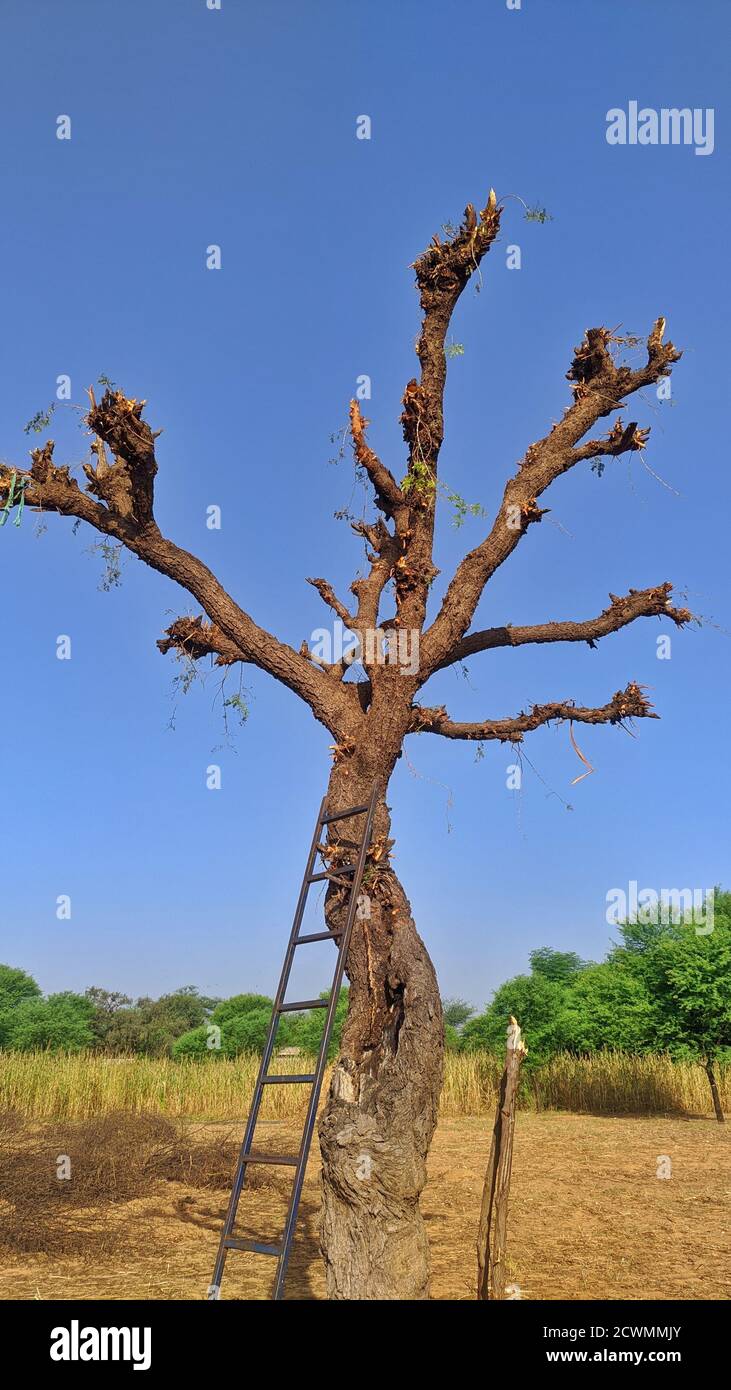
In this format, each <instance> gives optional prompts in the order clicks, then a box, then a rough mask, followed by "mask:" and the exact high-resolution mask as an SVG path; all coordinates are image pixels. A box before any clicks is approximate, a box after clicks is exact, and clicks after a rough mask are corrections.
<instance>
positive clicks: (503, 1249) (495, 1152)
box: [477, 1018, 527, 1299]
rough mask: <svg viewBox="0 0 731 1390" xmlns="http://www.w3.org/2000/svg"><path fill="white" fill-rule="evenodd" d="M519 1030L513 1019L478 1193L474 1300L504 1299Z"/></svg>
mask: <svg viewBox="0 0 731 1390" xmlns="http://www.w3.org/2000/svg"><path fill="white" fill-rule="evenodd" d="M526 1051H527V1049H526V1047H525V1046H524V1044H523V1042H522V1041H521V1036H520V1028H519V1027H518V1024H517V1023H516V1021H515V1019H514V1018H511V1020H510V1026H509V1028H508V1043H507V1048H506V1053H505V1068H504V1070H503V1074H502V1077H501V1080H500V1092H499V1095H498V1102H497V1111H496V1113H495V1124H494V1126H493V1131H492V1144H491V1145H490V1157H489V1160H488V1164H487V1172H486V1173H485V1185H484V1187H483V1190H482V1207H481V1210H480V1226H479V1230H478V1233H477V1297H478V1299H500V1298H504V1297H505V1279H506V1263H505V1260H506V1253H507V1242H508V1201H509V1198H510V1175H511V1173H512V1169H513V1135H514V1133H515V1105H516V1101H517V1098H518V1086H519V1084H520V1068H521V1066H522V1064H523V1058H524V1057H525V1055H526Z"/></svg>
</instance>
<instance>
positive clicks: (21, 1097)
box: [0, 1052, 731, 1120]
mask: <svg viewBox="0 0 731 1390" xmlns="http://www.w3.org/2000/svg"><path fill="white" fill-rule="evenodd" d="M292 1061H293V1059H292V1058H291V1057H286V1058H285V1057H281V1058H277V1059H276V1060H275V1061H274V1062H273V1064H272V1070H274V1071H281V1072H287V1071H291V1069H292ZM296 1065H297V1067H298V1069H301V1070H302V1071H303V1072H307V1071H309V1070H311V1068H312V1066H313V1065H314V1062H313V1059H312V1058H309V1057H299V1058H298V1059H297V1062H296ZM257 1066H258V1059H257V1058H256V1057H254V1056H241V1057H239V1058H236V1059H227V1058H217V1059H216V1060H211V1061H207V1062H197V1061H192V1060H190V1061H172V1059H167V1058H151V1057H103V1056H100V1055H99V1054H96V1053H71V1054H67V1055H63V1054H53V1053H49V1052H5V1053H3V1052H0V1112H2V1111H8V1110H14V1111H15V1112H16V1113H18V1114H20V1115H23V1116H24V1117H25V1118H27V1119H33V1120H46V1119H89V1118H91V1117H94V1116H100V1115H105V1114H108V1113H110V1112H113V1111H120V1110H125V1111H133V1112H136V1113H139V1114H152V1113H155V1114H162V1115H169V1116H171V1117H176V1116H190V1117H195V1118H197V1119H208V1120H235V1119H240V1118H241V1117H242V1116H244V1115H245V1114H246V1112H247V1110H248V1106H249V1101H250V1098H251V1092H252V1089H253V1086H254V1080H255V1077H256V1072H257ZM501 1066H502V1063H501V1061H500V1060H499V1059H498V1058H497V1057H495V1056H493V1055H492V1054H491V1053H488V1052H472V1053H449V1054H448V1055H447V1061H446V1068H445V1078H444V1088H443V1090H442V1098H441V1114H442V1116H444V1117H445V1118H458V1117H459V1116H462V1115H487V1114H490V1113H491V1112H492V1110H493V1109H494V1106H495V1099H496V1095H497V1085H498V1080H499V1077H500V1072H501ZM719 1085H720V1090H721V1098H722V1102H723V1105H724V1108H725V1109H726V1110H729V1109H731V1068H726V1069H725V1071H723V1070H721V1069H719ZM308 1092H309V1088H308V1087H306V1086H270V1087H267V1088H266V1090H265V1094H264V1101H263V1104H262V1109H261V1116H262V1119H267V1120H290V1119H299V1118H300V1117H301V1116H302V1114H303V1111H304V1107H305V1104H306V1101H307V1097H308ZM520 1103H521V1106H522V1107H523V1108H526V1107H527V1108H530V1109H555V1110H572V1111H574V1112H581V1111H584V1112H590V1113H594V1114H627V1115H630V1114H639V1115H649V1114H686V1115H687V1114H710V1113H712V1112H711V1101H710V1091H709V1087H708V1081H707V1079H706V1076H705V1073H704V1071H703V1070H702V1068H701V1067H699V1066H695V1065H693V1064H691V1063H685V1062H672V1061H671V1060H670V1058H669V1057H667V1056H661V1055H652V1056H645V1057H633V1056H629V1055H627V1054H625V1053H621V1052H615V1053H612V1052H604V1053H596V1054H595V1055H594V1056H591V1057H574V1056H571V1055H570V1054H568V1053H561V1054H559V1055H557V1056H555V1057H553V1058H552V1059H551V1060H550V1061H549V1062H547V1063H545V1064H544V1065H543V1066H541V1067H538V1068H536V1069H534V1070H533V1071H531V1072H528V1073H527V1074H526V1075H525V1076H524V1079H523V1087H522V1093H521V1100H520Z"/></svg>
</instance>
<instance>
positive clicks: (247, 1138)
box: [212, 797, 326, 1289]
mask: <svg viewBox="0 0 731 1390" xmlns="http://www.w3.org/2000/svg"><path fill="white" fill-rule="evenodd" d="M325 801H326V798H325V797H323V799H322V801H321V803H320V810H319V812H318V816H317V824H316V826H315V833H314V835H313V837H312V844H311V845H310V852H309V855H308V857H307V867H306V869H305V873H304V877H303V879H302V886H301V888H300V892H299V897H298V899H297V907H296V909H295V914H294V921H293V923H292V930H291V932H290V934H289V941H288V943H287V950H286V953H285V957H284V964H283V966H282V973H281V975H280V977H279V984H278V986H277V993H276V996H275V999H274V1005H273V1008H272V1016H271V1019H270V1021H269V1032H268V1033H267V1040H266V1043H265V1045H264V1052H263V1053H262V1058H261V1062H260V1064H259V1071H258V1073H257V1078H256V1083H255V1086H254V1094H253V1097H252V1102H251V1109H250V1110H249V1118H248V1120H247V1121H246V1130H245V1132H244V1138H243V1141H242V1144H241V1148H240V1150H239V1159H238V1162H237V1165H236V1173H235V1176H234V1182H233V1186H232V1188H231V1196H230V1198H229V1203H228V1208H227V1210H226V1217H225V1220H224V1223H223V1230H222V1231H221V1240H220V1244H219V1248H218V1255H217V1257H216V1266H215V1269H214V1273H213V1281H212V1287H213V1288H214V1289H215V1288H220V1284H221V1278H222V1276H223V1267H224V1265H225V1263H226V1255H227V1253H228V1252H227V1249H226V1246H225V1244H224V1241H225V1240H226V1237H227V1236H230V1235H231V1232H232V1231H233V1227H234V1223H235V1220H236V1212H237V1209H238V1205H239V1199H240V1197H241V1192H242V1189H243V1186H244V1182H245V1179H246V1164H245V1163H242V1162H241V1159H242V1158H243V1156H244V1154H247V1153H249V1152H250V1151H251V1141H252V1139H253V1137H254V1131H255V1129H256V1123H257V1120H258V1118H259V1108H260V1106H261V1102H262V1097H263V1095H264V1077H265V1076H266V1074H267V1071H268V1070H269V1063H270V1061H271V1058H272V1052H273V1051H274V1040H275V1038H276V1034H277V1028H278V1026H279V1019H280V1017H281V1015H280V1013H279V1006H280V1004H281V1002H282V1000H283V999H284V995H285V992H286V989H287V984H288V981H289V975H290V971H291V969H292V961H293V959H294V951H295V940H296V938H297V936H298V935H299V929H300V926H301V925H302V918H303V916H304V910H305V903H306V901H307V894H308V892H309V883H308V879H309V877H310V874H311V873H312V870H313V868H314V864H315V859H316V858H317V846H318V844H319V840H320V834H321V829H322V817H323V815H324V814H325Z"/></svg>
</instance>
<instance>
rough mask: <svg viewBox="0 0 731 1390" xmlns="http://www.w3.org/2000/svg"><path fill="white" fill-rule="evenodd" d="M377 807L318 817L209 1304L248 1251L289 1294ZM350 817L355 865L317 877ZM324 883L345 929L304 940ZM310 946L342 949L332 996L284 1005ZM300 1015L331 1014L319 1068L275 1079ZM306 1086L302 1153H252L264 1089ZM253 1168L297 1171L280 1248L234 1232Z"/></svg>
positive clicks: (278, 1294)
mask: <svg viewBox="0 0 731 1390" xmlns="http://www.w3.org/2000/svg"><path fill="white" fill-rule="evenodd" d="M376 801H377V786H376V785H374V787H373V790H372V792H371V795H370V799H369V801H368V802H367V804H365V805H363V806H351V807H349V808H348V809H347V810H345V811H337V812H334V813H333V814H332V815H329V814H328V812H327V798H325V799H324V800H323V801H322V803H321V806H320V811H319V814H318V817H317V825H316V826H315V833H314V835H313V837H312V845H311V846H310V853H309V857H308V860H307V868H306V869H305V875H304V878H303V880H302V887H301V888H300V894H299V899H298V901H297V908H296V910H295V914H294V922H293V923H292V930H291V932H290V936H289V942H288V944H287V950H286V952H285V956H284V965H283V966H282V973H281V976H280V979H279V985H278V987H277V993H276V997H275V1000H274V1008H273V1010H272V1017H271V1021H270V1024H269V1032H268V1034H267V1040H266V1044H265V1047H264V1052H263V1055H262V1059H261V1064H260V1067H259V1073H258V1076H257V1078H256V1085H255V1087H254V1095H253V1098H252V1102H251V1110H250V1111H249V1118H248V1121H247V1124H246V1131H245V1133H244V1141H243V1144H242V1145H241V1152H240V1154H239V1159H238V1163H237V1166H236V1173H235V1176H234V1182H233V1188H232V1190H231V1197H230V1200H229V1204H228V1210H227V1212H226V1219H225V1221H224V1223H223V1230H222V1232H221V1239H220V1243H219V1247H218V1255H217V1258H216V1267H215V1270H214V1272H213V1282H212V1283H211V1285H210V1287H209V1289H208V1297H209V1299H218V1298H219V1297H220V1293H221V1280H222V1278H223V1269H224V1265H225V1263H226V1256H227V1255H228V1252H229V1250H248V1251H253V1252H254V1253H255V1254H257V1255H273V1256H275V1257H276V1260H277V1269H276V1275H275V1279H274V1289H273V1292H272V1298H274V1299H281V1298H282V1296H283V1294H284V1281H285V1278H286V1274H287V1262H288V1260H289V1254H290V1250H291V1247H292V1239H293V1237H294V1232H295V1226H296V1223H297V1210H298V1207H299V1200H300V1195H301V1192H302V1184H303V1182H304V1177H305V1168H306V1167H307V1157H308V1154H309V1152H310V1144H311V1142H312V1134H313V1130H314V1128H315V1119H316V1117H317V1105H318V1101H319V1099H320V1091H321V1089H322V1079H323V1076H324V1073H325V1064H326V1062H327V1052H328V1047H329V1044H330V1038H331V1035H332V1030H333V1023H334V1020H335V1009H336V1006H337V1002H338V994H339V993H340V986H341V984H342V980H343V973H344V971H345V966H346V964H347V959H348V946H349V944H350V935H351V932H352V929H353V923H354V921H355V916H356V911H357V907H358V897H359V893H360V885H361V880H362V878H363V870H364V868H365V862H366V855H367V853H368V847H369V845H370V840H371V834H372V831H373V816H374V814H375V809H376ZM351 816H364V817H365V822H364V826H363V834H362V837H361V839H360V840H359V841H357V842H355V844H354V845H353V850H352V854H351V858H352V859H353V860H354V862H353V863H350V864H337V865H336V866H335V867H333V868H332V869H327V868H326V869H325V871H324V872H323V873H314V872H313V870H314V868H315V861H316V859H317V855H318V853H319V852H320V850H319V846H320V837H321V835H322V833H323V830H324V829H325V827H326V826H327V825H331V824H332V823H333V822H334V821H342V820H347V819H348V818H349V817H351ZM322 882H331V883H338V884H340V885H342V886H345V887H347V888H348V889H349V895H348V899H347V913H346V917H345V924H344V926H343V927H342V929H341V930H340V931H319V932H311V933H309V934H307V935H305V936H300V927H301V926H302V919H303V917H304V912H305V907H306V904H307V895H308V893H309V890H310V887H311V885H312V884H313V883H322ZM310 941H337V943H338V953H337V959H336V963H335V973H334V975H333V981H332V987H331V990H330V994H329V996H328V998H327V999H304V1000H300V1001H299V1002H296V1003H291V1004H289V1003H285V999H284V996H285V994H286V992H287V985H288V983H289V976H290V971H291V969H292V964H293V961H294V953H295V950H296V949H297V947H298V946H304V945H306V944H307V943H308V942H310ZM301 1009H327V1014H326V1016H325V1029H324V1032H323V1035H322V1041H321V1043H320V1050H319V1052H318V1054H317V1063H316V1065H315V1070H314V1072H312V1073H307V1074H306V1075H286V1076H284V1075H276V1074H274V1075H272V1074H270V1072H269V1064H270V1062H271V1059H272V1054H273V1052H274V1042H275V1039H276V1035H277V1028H278V1026H279V1020H280V1018H281V1017H282V1014H285V1013H295V1012H297V1011H298V1010H301ZM303 1083H307V1085H309V1086H311V1088H312V1089H311V1092H310V1100H309V1104H308V1107H307V1115H306V1118H305V1125H304V1130H303V1132H302V1141H301V1143H300V1147H299V1152H298V1153H297V1154H293V1155H286V1154H278V1153H257V1152H256V1151H255V1150H253V1149H252V1147H251V1145H252V1141H253V1138H254V1131H255V1129H256V1122H257V1119H258V1116H259V1107H260V1105H261V1102H262V1097H263V1094H264V1087H265V1086H272V1085H277V1086H283V1085H284V1086H286V1085H297V1084H299V1085H301V1084H303ZM250 1163H273V1164H279V1165H283V1166H285V1167H291V1168H294V1170H295V1171H294V1179H293V1183H292V1192H291V1195H290V1199H289V1206H288V1209H287V1216H286V1220H285V1224H284V1233H283V1235H282V1239H281V1241H280V1242H279V1243H278V1244H276V1245H269V1244H264V1243H263V1242H262V1241H257V1240H244V1239H242V1238H240V1237H239V1236H235V1235H234V1234H233V1231H234V1226H235V1224H236V1213H237V1211H238V1205H239V1198H240V1197H241V1191H242V1188H243V1186H244V1183H245V1180H246V1170H247V1167H248V1166H249V1164H250Z"/></svg>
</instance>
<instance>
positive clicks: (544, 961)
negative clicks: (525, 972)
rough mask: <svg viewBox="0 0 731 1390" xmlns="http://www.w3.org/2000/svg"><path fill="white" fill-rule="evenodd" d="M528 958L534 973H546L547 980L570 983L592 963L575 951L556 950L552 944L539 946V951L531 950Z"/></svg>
mask: <svg viewBox="0 0 731 1390" xmlns="http://www.w3.org/2000/svg"><path fill="white" fill-rule="evenodd" d="M528 959H529V961H530V968H531V971H532V973H533V974H534V975H545V977H546V979H547V980H554V981H556V983H558V984H566V983H568V981H569V980H572V979H573V978H574V976H575V975H578V973H579V971H580V970H584V969H585V967H586V966H587V965H590V964H591V962H590V961H585V960H582V959H581V956H577V954H576V952H575V951H554V950H553V948H552V947H551V946H539V947H538V950H537V951H531V953H530V955H529V957H528Z"/></svg>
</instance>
